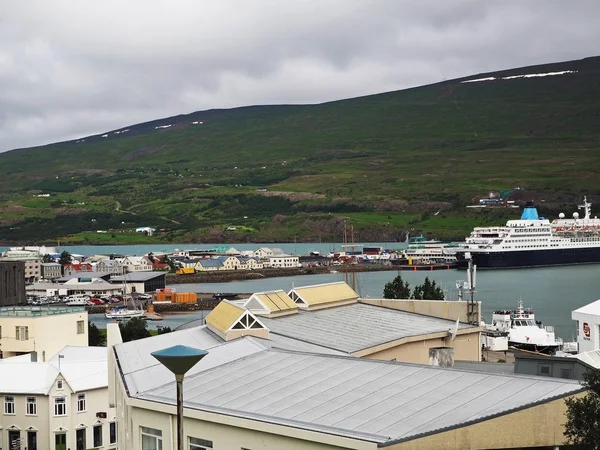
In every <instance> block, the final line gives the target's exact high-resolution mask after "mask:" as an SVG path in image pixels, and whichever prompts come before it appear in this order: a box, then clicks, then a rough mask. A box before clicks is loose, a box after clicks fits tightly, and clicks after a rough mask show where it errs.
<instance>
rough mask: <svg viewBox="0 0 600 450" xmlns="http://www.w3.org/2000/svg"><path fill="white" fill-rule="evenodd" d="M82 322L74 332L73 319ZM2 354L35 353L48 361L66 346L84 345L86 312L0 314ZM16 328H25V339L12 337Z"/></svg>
mask: <svg viewBox="0 0 600 450" xmlns="http://www.w3.org/2000/svg"><path fill="white" fill-rule="evenodd" d="M78 321H83V333H81V334H79V333H78V332H77V331H78V329H77V322H78ZM0 327H2V338H1V339H0V344H1V347H0V348H1V349H2V356H3V357H4V358H8V357H10V356H15V355H16V354H18V353H23V352H24V353H28V352H33V351H35V352H37V354H38V361H40V362H43V361H49V360H50V359H52V357H53V356H54V355H56V353H57V352H58V351H59V350H61V349H62V348H63V347H65V346H66V345H72V346H87V345H88V314H87V311H81V312H79V311H78V312H73V313H67V314H55V315H50V316H41V317H31V316H24V317H0ZM16 327H28V337H29V339H28V340H26V341H22V340H17V339H16Z"/></svg>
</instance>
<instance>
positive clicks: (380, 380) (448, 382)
mask: <svg viewBox="0 0 600 450" xmlns="http://www.w3.org/2000/svg"><path fill="white" fill-rule="evenodd" d="M231 344H234V342H231V343H230V345H231ZM223 348H224V346H221V347H219V350H222V349H223ZM209 356H210V352H209ZM207 358H208V356H207ZM204 361H205V360H202V361H201V362H200V363H199V364H198V365H197V367H198V368H197V369H196V370H197V372H196V373H195V374H192V375H188V376H187V377H186V382H185V383H184V395H183V397H184V402H185V403H184V404H185V407H186V408H190V409H197V410H202V411H211V412H217V413H222V414H227V415H230V416H237V417H243V418H248V419H254V420H258V421H263V422H270V423H275V424H281V425H287V426H291V427H294V428H302V429H306V430H313V431H319V432H324V433H328V434H334V435H339V436H345V437H349V438H353V439H359V440H363V441H369V442H374V443H378V444H390V443H394V442H400V441H408V440H412V439H415V438H417V437H420V436H422V435H425V434H432V433H438V432H441V431H445V430H447V429H452V428H458V427H462V426H465V425H468V424H470V423H475V422H478V421H481V420H485V419H486V418H491V417H494V416H498V415H505V414H508V413H511V412H514V411H516V410H519V409H523V408H527V407H530V406H533V405H536V404H540V403H545V402H548V401H551V400H554V399H557V398H561V397H565V396H568V395H571V394H574V393H577V392H580V391H581V390H582V387H581V385H580V384H579V383H578V382H575V381H573V380H563V379H556V378H545V377H531V376H520V375H505V374H490V373H484V372H474V371H467V370H459V369H444V368H440V367H432V366H424V365H416V364H407V363H396V362H388V361H377V360H370V359H362V358H352V357H340V356H331V355H318V354H310V353H299V352H290V351H283V350H275V349H263V350H261V351H257V352H254V353H253V354H250V355H245V356H243V357H242V356H241V355H238V357H237V358H232V359H231V360H230V362H229V363H227V364H220V365H217V366H213V367H210V368H208V367H207V366H205V365H204ZM200 371H201V373H199V372H200ZM172 378H173V377H172V375H171V376H170V379H169V382H168V383H167V384H165V385H163V386H161V387H158V388H156V389H153V390H151V391H146V392H144V393H141V394H140V395H138V396H137V397H138V398H141V399H145V400H148V401H157V402H161V403H168V404H172V405H175V404H176V390H175V382H174V381H172Z"/></svg>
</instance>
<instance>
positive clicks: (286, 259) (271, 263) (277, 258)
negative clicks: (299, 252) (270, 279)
mask: <svg viewBox="0 0 600 450" xmlns="http://www.w3.org/2000/svg"><path fill="white" fill-rule="evenodd" d="M265 267H270V268H273V269H282V268H284V269H288V268H296V267H300V258H299V257H298V256H292V255H285V254H283V255H273V256H269V257H268V258H267V262H266V263H265Z"/></svg>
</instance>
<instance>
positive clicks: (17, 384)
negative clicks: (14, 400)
mask: <svg viewBox="0 0 600 450" xmlns="http://www.w3.org/2000/svg"><path fill="white" fill-rule="evenodd" d="M57 376H58V369H57V368H56V367H55V366H54V365H53V364H50V363H43V362H35V363H34V362H13V363H3V364H0V392H2V393H3V394H43V395H45V394H47V393H48V391H49V390H50V388H51V387H52V384H53V383H54V380H56V377H57Z"/></svg>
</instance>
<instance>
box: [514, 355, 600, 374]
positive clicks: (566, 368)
mask: <svg viewBox="0 0 600 450" xmlns="http://www.w3.org/2000/svg"><path fill="white" fill-rule="evenodd" d="M514 355H515V373H521V374H527V375H537V376H541V377H554V378H566V379H573V380H580V381H581V380H583V376H584V374H585V373H586V372H587V371H589V370H598V369H600V350H592V351H589V352H585V353H577V354H575V355H566V354H563V355H558V354H557V355H553V356H548V355H543V354H539V353H529V352H527V353H526V352H520V351H515V352H514Z"/></svg>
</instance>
